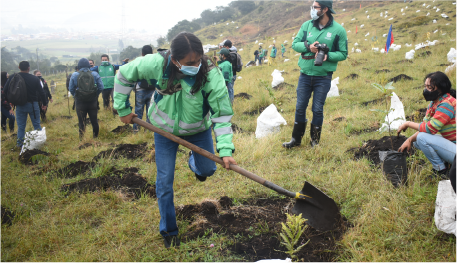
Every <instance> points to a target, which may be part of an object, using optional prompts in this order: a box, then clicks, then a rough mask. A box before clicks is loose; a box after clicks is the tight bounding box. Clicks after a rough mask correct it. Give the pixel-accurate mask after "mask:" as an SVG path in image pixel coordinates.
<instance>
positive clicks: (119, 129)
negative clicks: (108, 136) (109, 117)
mask: <svg viewBox="0 0 457 263" xmlns="http://www.w3.org/2000/svg"><path fill="white" fill-rule="evenodd" d="M132 131H133V128H132V126H130V124H126V125H124V126H117V128H116V129H114V130H112V131H111V132H112V133H124V132H132Z"/></svg>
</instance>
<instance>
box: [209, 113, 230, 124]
mask: <svg viewBox="0 0 457 263" xmlns="http://www.w3.org/2000/svg"><path fill="white" fill-rule="evenodd" d="M232 117H233V115H230V116H220V117H217V118H212V119H211V122H212V123H223V122H230V120H231V119H232Z"/></svg>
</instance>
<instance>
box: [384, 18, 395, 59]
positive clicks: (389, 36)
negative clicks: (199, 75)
mask: <svg viewBox="0 0 457 263" xmlns="http://www.w3.org/2000/svg"><path fill="white" fill-rule="evenodd" d="M393 43H394V35H393V34H392V24H391V25H390V29H389V33H388V34H387V41H386V46H385V48H384V50H385V51H386V54H387V53H388V52H389V48H390V45H392V44H393Z"/></svg>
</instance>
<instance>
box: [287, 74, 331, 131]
mask: <svg viewBox="0 0 457 263" xmlns="http://www.w3.org/2000/svg"><path fill="white" fill-rule="evenodd" d="M332 74H333V72H330V73H328V75H327V76H324V77H318V76H309V75H306V74H303V73H300V77H299V79H298V86H297V106H296V109H295V122H306V108H308V103H309V99H310V98H311V93H313V107H312V109H311V110H312V111H313V120H312V121H311V123H312V124H313V125H315V126H322V123H323V122H324V104H325V99H326V98H327V93H328V92H329V90H330V86H331V82H332Z"/></svg>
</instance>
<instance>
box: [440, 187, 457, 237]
mask: <svg viewBox="0 0 457 263" xmlns="http://www.w3.org/2000/svg"><path fill="white" fill-rule="evenodd" d="M455 215H456V214H455V192H454V189H452V185H451V181H450V180H442V181H440V182H439V183H438V193H437V194H436V202H435V226H436V228H438V229H439V230H441V231H443V232H445V233H448V234H454V236H455Z"/></svg>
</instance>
